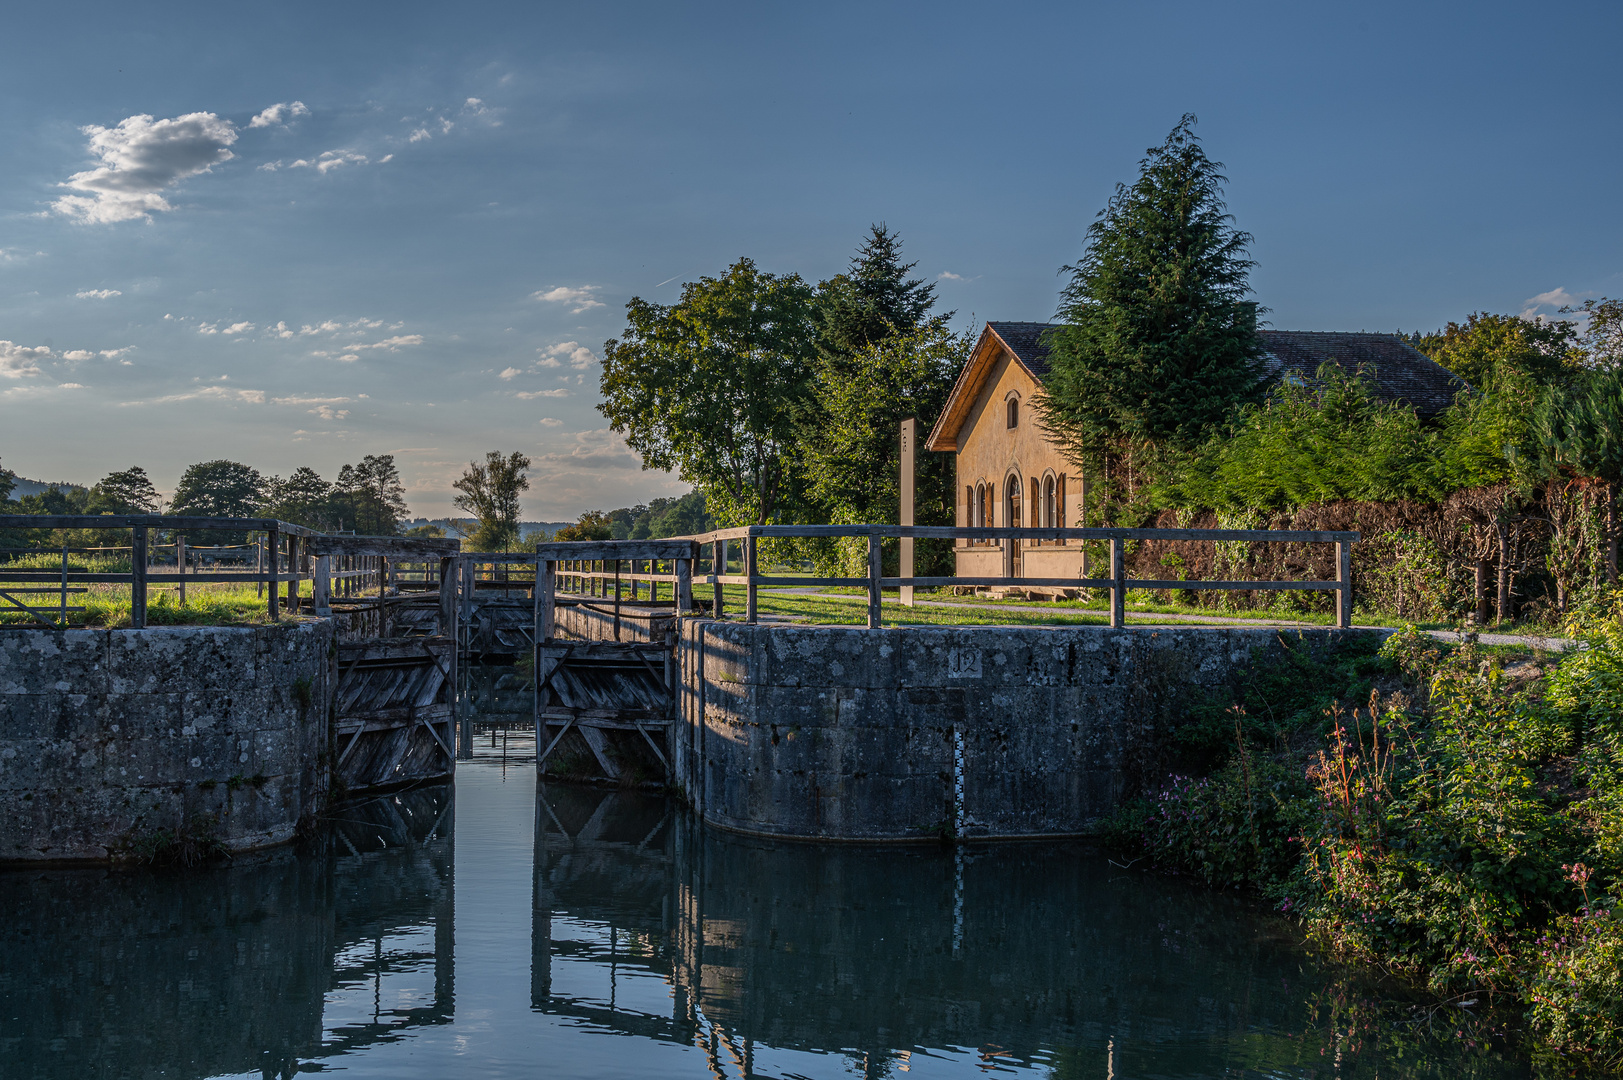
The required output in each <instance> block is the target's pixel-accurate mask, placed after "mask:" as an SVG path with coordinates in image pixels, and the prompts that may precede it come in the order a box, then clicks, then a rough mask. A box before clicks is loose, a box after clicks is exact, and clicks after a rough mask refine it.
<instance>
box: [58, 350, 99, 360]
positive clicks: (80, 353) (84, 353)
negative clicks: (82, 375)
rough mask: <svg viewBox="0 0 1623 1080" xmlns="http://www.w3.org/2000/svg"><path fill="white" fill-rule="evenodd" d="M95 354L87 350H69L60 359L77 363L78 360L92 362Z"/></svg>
mask: <svg viewBox="0 0 1623 1080" xmlns="http://www.w3.org/2000/svg"><path fill="white" fill-rule="evenodd" d="M95 358H96V354H95V353H93V352H90V351H89V350H87V349H70V350H69V351H68V352H65V353H63V354H62V359H64V360H72V361H75V362H78V361H80V360H94V359H95Z"/></svg>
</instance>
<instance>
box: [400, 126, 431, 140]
mask: <svg viewBox="0 0 1623 1080" xmlns="http://www.w3.org/2000/svg"><path fill="white" fill-rule="evenodd" d="M433 137H434V136H432V135H430V134H429V133H428V129H427V128H418V129H417V130H416V131H414V132H412V133H411V138H409V139H407V140H406V141H407V142H424V141H425V140H428V139H432V138H433Z"/></svg>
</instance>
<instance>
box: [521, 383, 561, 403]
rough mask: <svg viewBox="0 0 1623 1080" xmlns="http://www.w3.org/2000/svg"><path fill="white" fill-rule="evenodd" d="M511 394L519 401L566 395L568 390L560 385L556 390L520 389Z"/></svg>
mask: <svg viewBox="0 0 1623 1080" xmlns="http://www.w3.org/2000/svg"><path fill="white" fill-rule="evenodd" d="M513 396H514V397H516V398H518V399H519V400H520V401H529V400H530V399H532V398H538V397H568V396H569V391H568V390H566V389H564V388H563V387H561V386H560V387H558V389H556V390H520V391H519V392H518V393H516V394H514V395H513Z"/></svg>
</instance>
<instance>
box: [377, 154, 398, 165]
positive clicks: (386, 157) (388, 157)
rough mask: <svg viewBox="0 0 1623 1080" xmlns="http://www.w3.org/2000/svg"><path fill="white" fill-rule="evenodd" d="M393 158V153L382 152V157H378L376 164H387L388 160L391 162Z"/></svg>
mask: <svg viewBox="0 0 1623 1080" xmlns="http://www.w3.org/2000/svg"><path fill="white" fill-rule="evenodd" d="M393 160H394V155H393V154H384V155H383V156H382V157H380V158H378V164H379V165H387V164H389V162H391V161H393Z"/></svg>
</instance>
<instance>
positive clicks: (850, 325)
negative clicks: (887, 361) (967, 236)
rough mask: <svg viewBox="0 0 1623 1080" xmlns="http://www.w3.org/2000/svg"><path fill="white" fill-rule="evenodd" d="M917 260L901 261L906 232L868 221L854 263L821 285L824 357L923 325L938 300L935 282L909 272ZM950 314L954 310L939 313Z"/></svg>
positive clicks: (848, 352)
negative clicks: (913, 275)
mask: <svg viewBox="0 0 1623 1080" xmlns="http://www.w3.org/2000/svg"><path fill="white" fill-rule="evenodd" d="M917 265H918V263H916V262H910V263H904V262H902V238H901V237H900V236H898V235H897V234H896V233H893V232H891V231H890V230H889V229H888V228H886V227H885V225H884V223H882V222H881V223H880V224H878V225H872V226H870V227H869V230H868V238H867V239H866V240H864V241H863V243H862V246H861V247H860V248H858V249H857V253H856V255H854V256H852V258H851V266H850V269H848V270H847V271H846V272H845V273H843V274H840V275H838V276H836V277H834V278H832V279H830V280H829V281H825V282H823V284H822V285H821V286H820V287H819V289H818V306H819V315H820V322H821V339H820V341H819V348H820V351H821V353H822V354H823V357H824V359H825V360H835V361H838V360H839V359H841V358H848V357H852V356H854V355H855V354H856V353H858V352H860V351H861V350H863V349H865V348H867V347H868V346H870V345H873V344H874V343H876V342H879V341H882V340H884V339H885V338H887V337H890V336H891V335H892V334H910V333H912V332H913V331H915V330H917V329H919V328H920V327H921V326H923V325H924V320H925V318H926V316H928V315H929V312H930V309H931V308H932V307H934V306H935V285H934V284H933V283H928V284H927V283H926V282H925V281H924V280H923V279H922V278H909V277H908V276H907V275H908V274H909V273H911V272H912V270H913V268H914V267H915V266H917ZM951 317H952V313H951V312H948V313H947V314H946V315H943V316H938V318H941V319H950V318H951Z"/></svg>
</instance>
